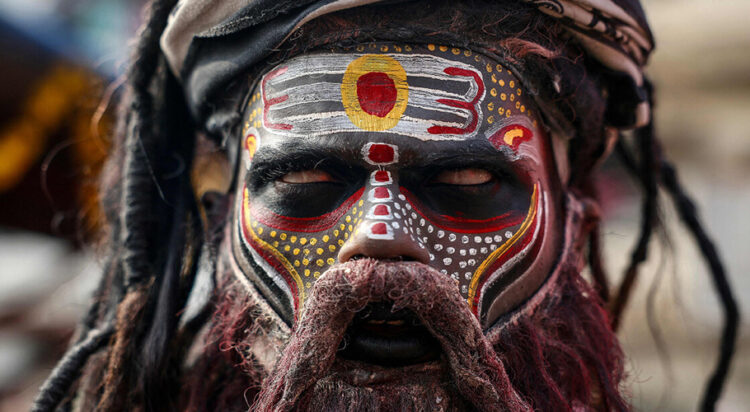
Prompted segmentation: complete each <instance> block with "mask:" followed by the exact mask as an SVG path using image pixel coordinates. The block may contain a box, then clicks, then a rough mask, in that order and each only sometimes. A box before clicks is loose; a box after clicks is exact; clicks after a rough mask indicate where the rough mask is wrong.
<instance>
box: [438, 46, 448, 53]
mask: <svg viewBox="0 0 750 412" xmlns="http://www.w3.org/2000/svg"><path fill="white" fill-rule="evenodd" d="M440 51H441V52H444V51H448V46H440Z"/></svg>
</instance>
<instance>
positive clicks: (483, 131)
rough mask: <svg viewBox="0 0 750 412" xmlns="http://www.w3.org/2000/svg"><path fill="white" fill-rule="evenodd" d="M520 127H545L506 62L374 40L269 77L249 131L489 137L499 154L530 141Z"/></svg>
mask: <svg viewBox="0 0 750 412" xmlns="http://www.w3.org/2000/svg"><path fill="white" fill-rule="evenodd" d="M509 126H514V127H512V128H510V129H513V130H514V132H513V133H510V135H508V132H509V131H511V130H510V129H509ZM517 126H522V127H523V128H524V129H526V130H527V131H528V130H532V131H533V130H534V129H536V128H537V126H538V122H537V118H536V115H535V113H533V112H532V110H531V105H530V104H529V99H528V97H527V96H526V93H525V92H524V90H523V87H522V85H521V84H520V82H519V80H518V79H517V78H516V76H515V75H514V74H513V73H512V72H511V71H510V70H509V68H508V67H506V66H504V65H503V64H502V63H500V62H497V61H495V60H492V59H490V58H489V57H487V56H485V55H483V54H479V53H477V52H475V51H472V50H467V49H460V48H450V47H446V46H439V45H432V44H429V45H411V46H410V45H398V44H390V43H389V44H385V43H371V44H368V45H359V46H357V47H354V48H351V49H339V50H333V51H327V52H319V53H311V54H306V55H302V56H298V57H295V58H293V59H290V60H288V61H286V62H284V63H283V64H280V65H278V66H276V67H274V68H273V69H272V70H270V71H269V72H267V73H266V74H265V75H264V76H262V78H261V79H260V81H259V82H258V83H257V85H256V87H255V89H254V90H253V92H252V95H251V98H250V102H249V105H248V109H247V116H246V122H245V134H247V133H252V134H256V135H260V136H262V137H263V138H264V140H267V138H269V137H270V138H272V139H271V140H274V141H279V140H281V141H288V140H289V139H293V140H300V139H302V140H306V141H316V140H317V141H329V139H320V138H322V137H345V139H333V140H334V141H344V142H346V141H352V142H357V143H359V142H360V140H361V139H368V138H372V137H373V136H374V135H377V136H378V137H380V138H382V139H384V140H386V141H387V140H391V141H398V142H399V143H401V144H404V143H412V144H418V143H419V142H443V141H445V142H451V141H453V142H455V141H465V140H471V139H477V138H480V139H483V140H489V141H490V142H491V143H493V144H495V143H498V144H497V145H496V146H497V147H498V148H500V146H503V144H502V143H504V142H511V143H512V141H513V139H514V137H521V138H523V133H521V132H519V129H518V127H517ZM517 143H518V142H516V144H517Z"/></svg>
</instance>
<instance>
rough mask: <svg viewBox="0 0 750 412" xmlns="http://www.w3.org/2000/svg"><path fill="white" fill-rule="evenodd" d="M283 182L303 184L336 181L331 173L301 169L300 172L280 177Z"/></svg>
mask: <svg viewBox="0 0 750 412" xmlns="http://www.w3.org/2000/svg"><path fill="white" fill-rule="evenodd" d="M279 180H280V181H281V182H283V183H292V184H302V183H324V182H335V181H336V179H334V177H333V176H331V174H330V173H328V172H326V171H323V170H317V169H309V170H301V171H298V172H289V173H287V174H285V175H284V176H282V177H281V179H279Z"/></svg>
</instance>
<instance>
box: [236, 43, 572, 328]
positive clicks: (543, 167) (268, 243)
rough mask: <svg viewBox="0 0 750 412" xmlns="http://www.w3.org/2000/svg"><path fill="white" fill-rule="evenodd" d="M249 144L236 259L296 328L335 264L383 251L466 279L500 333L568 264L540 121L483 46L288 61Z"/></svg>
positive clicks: (256, 97) (459, 281) (245, 141)
mask: <svg viewBox="0 0 750 412" xmlns="http://www.w3.org/2000/svg"><path fill="white" fill-rule="evenodd" d="M242 145H243V147H242V153H241V156H242V161H241V164H240V176H239V179H238V182H239V183H238V187H237V192H236V208H235V220H234V228H233V232H234V233H233V250H234V255H235V259H236V261H237V262H238V264H239V267H240V268H241V269H242V271H243V272H244V274H245V275H246V276H247V277H248V278H249V279H250V280H251V281H252V282H253V283H254V284H255V285H256V286H257V287H258V289H259V290H260V291H261V292H262V293H263V295H264V297H265V298H266V299H268V301H269V302H270V303H271V304H272V306H273V307H274V308H275V309H276V310H277V311H278V312H279V313H280V314H281V316H282V317H283V318H284V319H285V320H286V321H287V322H288V323H290V324H291V323H293V322H294V321H295V320H297V319H298V318H299V317H300V315H301V313H302V312H303V311H304V308H305V301H306V299H307V298H308V297H309V294H310V291H311V288H313V286H314V285H315V283H316V280H317V279H319V278H320V277H321V276H325V275H326V270H328V269H329V268H331V267H334V266H336V265H338V264H341V263H345V262H348V261H352V260H356V259H359V258H364V257H369V258H374V259H378V260H381V261H388V262H391V261H393V262H396V261H416V262H419V263H421V264H424V265H428V266H430V267H432V268H434V269H437V270H438V271H440V272H442V273H443V274H444V275H445V276H446V277H450V278H452V279H453V281H454V282H455V285H456V286H455V287H456V289H457V290H458V291H459V292H460V294H461V296H462V297H463V298H464V299H465V302H466V304H467V305H468V306H469V308H470V310H471V311H472V312H473V313H474V314H475V315H476V316H477V317H478V319H479V320H480V322H481V324H482V326H483V327H484V328H487V327H489V326H490V325H492V324H493V323H494V322H495V321H496V320H497V319H498V318H499V317H500V316H502V315H503V314H505V313H507V312H508V311H510V310H512V309H514V308H516V307H517V306H518V305H519V304H520V303H522V302H523V301H524V300H525V299H526V298H528V297H529V296H530V295H531V294H532V293H533V292H534V291H535V290H536V289H537V288H538V287H539V286H540V285H541V284H542V283H543V281H544V279H545V278H546V276H547V275H548V273H549V272H550V269H551V267H552V266H553V264H554V262H555V259H556V258H557V256H558V252H559V250H558V249H559V236H558V233H559V231H560V223H559V216H560V212H559V192H560V187H559V181H558V179H557V177H556V174H555V171H554V164H553V162H552V160H551V153H550V148H549V143H548V140H547V136H546V135H545V133H544V131H543V129H542V127H541V124H540V119H539V116H538V113H537V111H536V109H535V106H534V104H533V103H532V100H531V99H530V98H529V96H528V93H527V92H526V90H524V88H523V87H522V85H521V84H520V82H519V80H518V79H517V78H516V77H515V76H514V75H513V74H512V73H511V71H509V70H508V68H506V67H504V66H503V65H502V64H500V63H498V62H496V61H493V60H491V59H490V58H488V57H486V56H484V55H482V54H478V53H476V52H474V51H469V50H463V49H458V48H448V47H444V46H436V45H419V46H417V45H412V46H408V45H403V44H390V43H378V44H374V43H373V44H368V45H360V46H358V47H356V48H352V49H346V50H336V51H331V52H320V53H312V54H306V55H302V56H299V57H296V58H293V59H291V60H288V61H286V62H284V63H282V64H280V65H278V66H276V67H275V68H273V69H272V70H270V71H269V72H268V73H266V74H265V75H264V76H263V77H262V78H261V80H260V81H259V82H258V84H257V86H256V88H255V89H254V90H253V92H252V95H251V98H250V100H249V104H248V106H247V109H246V113H245V120H244V128H243V138H242ZM411 287H413V288H419V287H420V285H419V284H418V283H417V284H414V285H412V286H411ZM383 320H384V321H385V323H386V324H387V322H388V319H387V318H386V319H383Z"/></svg>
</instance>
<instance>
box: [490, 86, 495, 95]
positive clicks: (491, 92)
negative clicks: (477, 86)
mask: <svg viewBox="0 0 750 412" xmlns="http://www.w3.org/2000/svg"><path fill="white" fill-rule="evenodd" d="M490 94H491V95H492V97H495V96H497V89H495V88H494V87H493V88H491V89H490Z"/></svg>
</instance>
